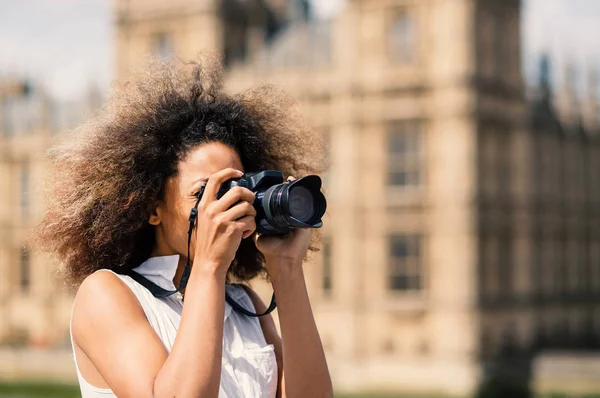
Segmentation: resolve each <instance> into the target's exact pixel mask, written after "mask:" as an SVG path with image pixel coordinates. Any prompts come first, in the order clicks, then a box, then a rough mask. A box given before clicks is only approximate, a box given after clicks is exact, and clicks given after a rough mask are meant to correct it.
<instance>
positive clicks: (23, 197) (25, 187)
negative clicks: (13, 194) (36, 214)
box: [19, 164, 29, 220]
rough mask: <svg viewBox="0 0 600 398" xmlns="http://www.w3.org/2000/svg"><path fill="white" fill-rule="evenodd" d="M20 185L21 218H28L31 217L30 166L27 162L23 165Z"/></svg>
mask: <svg viewBox="0 0 600 398" xmlns="http://www.w3.org/2000/svg"><path fill="white" fill-rule="evenodd" d="M19 186H20V188H21V189H20V192H19V193H20V201H21V218H22V219H23V220H27V219H28V218H29V167H28V166H27V164H23V165H22V166H21V175H20V178H19Z"/></svg>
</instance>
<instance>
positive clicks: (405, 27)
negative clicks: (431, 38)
mask: <svg viewBox="0 0 600 398" xmlns="http://www.w3.org/2000/svg"><path fill="white" fill-rule="evenodd" d="M415 49H416V27H415V21H414V18H413V15H411V14H410V13H408V12H407V11H406V10H403V11H400V12H399V13H397V14H396V16H395V17H394V19H393V20H392V23H391V26H390V56H391V58H392V60H393V61H394V62H397V63H408V62H411V61H413V60H414V58H415Z"/></svg>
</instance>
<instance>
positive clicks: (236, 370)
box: [40, 60, 332, 398]
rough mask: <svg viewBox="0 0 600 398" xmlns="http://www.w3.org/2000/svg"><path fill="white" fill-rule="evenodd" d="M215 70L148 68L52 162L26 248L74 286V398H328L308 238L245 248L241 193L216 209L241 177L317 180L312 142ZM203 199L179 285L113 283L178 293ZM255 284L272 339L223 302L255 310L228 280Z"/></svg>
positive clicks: (303, 233) (253, 300)
mask: <svg viewBox="0 0 600 398" xmlns="http://www.w3.org/2000/svg"><path fill="white" fill-rule="evenodd" d="M217 65H218V62H215V61H211V60H205V61H203V62H202V63H189V64H185V65H183V64H175V63H159V62H158V61H156V62H154V63H152V64H151V65H150V66H149V67H148V68H147V69H146V71H145V72H143V73H141V74H139V75H138V76H136V77H135V78H134V79H132V80H131V81H129V82H126V83H123V84H121V85H119V87H118V88H117V89H116V92H115V93H114V94H113V96H112V98H111V100H110V101H109V103H108V105H107V107H106V108H105V109H103V111H102V114H101V115H100V116H98V117H97V118H96V119H94V120H92V121H90V122H88V123H87V124H85V125H84V126H82V127H81V128H80V129H78V130H77V131H76V132H75V134H74V135H73V137H71V138H70V139H68V140H67V142H68V143H67V144H65V146H63V147H60V148H57V149H56V150H54V151H53V155H54V156H53V162H54V165H55V167H56V169H55V170H54V174H53V175H54V176H55V178H54V180H53V181H52V185H51V196H50V198H51V199H50V203H49V207H48V211H47V214H46V216H45V218H44V220H43V222H42V224H41V229H40V240H41V242H42V243H43V244H44V245H45V247H46V248H47V249H49V250H51V251H53V252H55V253H56V254H57V255H58V257H59V259H60V260H61V261H62V263H63V264H64V266H65V268H64V271H65V272H64V275H65V277H66V279H68V281H70V282H72V283H73V284H75V285H78V286H79V289H78V292H77V295H76V299H75V303H74V307H73V313H72V319H71V336H72V343H73V351H74V357H75V362H76V366H77V374H78V377H79V382H80V386H81V391H82V395H83V397H84V398H88V397H107V396H119V397H136V398H137V397H217V396H219V397H273V396H278V397H279V396H281V397H324V396H327V397H330V396H332V386H331V380H330V376H329V372H328V369H327V364H326V361H325V355H324V353H323V348H322V345H321V341H320V338H319V335H318V332H317V329H316V326H315V322H314V318H313V314H312V310H311V307H310V303H309V299H308V295H307V291H306V286H305V282H304V275H303V270H302V261H303V258H304V257H305V255H306V252H307V250H308V249H309V246H310V243H311V231H310V230H300V229H298V230H294V231H293V232H291V233H290V234H289V235H288V236H286V237H273V236H258V235H257V234H255V233H254V231H255V229H256V225H255V219H254V216H255V215H256V211H255V210H254V208H253V206H252V203H253V201H254V194H253V192H251V191H249V190H247V189H245V188H239V187H238V188H235V189H232V190H230V191H229V192H228V193H227V194H225V195H224V196H223V197H221V198H220V199H217V197H216V196H217V195H216V193H217V191H218V189H219V186H220V185H221V184H222V183H223V182H225V181H227V180H229V179H232V178H238V177H239V176H241V175H242V173H243V172H250V171H259V170H280V171H282V172H284V173H285V174H286V175H288V176H292V175H304V174H311V173H317V172H320V171H322V164H321V160H322V157H321V156H320V155H318V154H320V153H322V152H321V151H320V149H321V148H322V145H321V141H320V140H319V137H318V136H317V135H315V133H313V132H312V131H311V130H309V129H307V128H306V127H305V125H304V124H303V123H302V121H301V119H300V117H299V116H298V114H297V112H296V110H295V109H294V104H293V102H292V101H290V100H289V99H287V98H286V97H285V96H284V95H283V94H281V93H279V92H277V91H276V90H274V89H272V88H268V87H263V88H259V89H257V90H253V91H249V92H246V93H244V94H242V95H238V96H229V95H226V94H225V93H224V92H223V91H222V85H221V76H222V74H221V71H220V69H219V67H218V66H217ZM292 178H293V177H292ZM203 186H204V193H203V195H202V196H201V200H200V202H199V203H198V216H197V221H196V223H195V226H194V229H193V232H192V238H191V243H190V251H189V253H190V258H189V261H190V263H191V274H190V275H189V279H188V282H187V285H186V287H185V289H183V290H182V291H181V293H176V294H172V295H170V296H167V297H165V298H157V297H155V296H153V295H152V293H150V291H149V290H148V289H146V288H144V287H143V286H142V285H140V284H139V283H138V282H136V281H135V280H134V279H132V278H131V277H130V276H128V275H131V272H130V271H131V270H133V271H135V272H136V273H137V274H139V275H142V276H143V277H145V278H146V279H148V280H150V281H151V282H152V283H153V284H155V285H158V286H160V287H161V288H163V289H167V290H175V289H176V287H177V286H179V281H180V279H181V277H182V274H183V271H184V268H185V265H186V262H187V260H188V258H187V256H188V246H187V244H188V235H187V233H188V226H189V220H188V217H189V214H190V209H191V208H192V207H194V205H195V203H196V201H197V197H198V193H199V191H200V190H201V188H202V187H203ZM265 272H266V273H268V277H269V280H270V282H271V283H272V285H273V289H274V292H275V295H276V297H277V304H278V309H279V321H280V327H281V334H282V339H280V338H279V336H278V334H277V331H276V328H275V324H274V321H273V319H272V318H271V316H270V315H267V316H264V317H260V318H253V317H248V316H246V315H244V314H242V313H240V312H238V311H236V310H232V308H231V306H230V305H229V304H228V303H226V301H225V294H226V292H227V294H228V295H229V296H230V297H231V298H233V300H234V301H236V302H237V303H238V304H240V305H241V306H242V307H245V308H246V309H248V310H250V311H256V312H257V313H262V312H264V311H265V310H266V308H265V305H264V303H262V302H261V300H260V299H259V298H258V296H257V295H256V294H255V293H254V292H253V291H252V290H251V289H250V288H249V287H247V286H243V285H241V284H232V283H230V282H232V281H238V282H244V281H248V280H250V279H252V278H254V277H256V276H259V275H260V274H264V273H265ZM126 274H128V275H126ZM184 303H185V305H184Z"/></svg>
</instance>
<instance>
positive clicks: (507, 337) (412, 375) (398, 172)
mask: <svg viewBox="0 0 600 398" xmlns="http://www.w3.org/2000/svg"><path fill="white" fill-rule="evenodd" d="M113 6H114V18H115V22H114V24H115V39H116V42H115V48H116V75H117V77H118V78H124V77H126V76H127V74H128V73H129V72H130V71H131V70H133V69H135V68H136V67H137V66H139V65H140V64H141V63H143V62H144V59H145V57H146V55H147V54H148V53H154V54H156V55H159V56H163V57H170V56H173V55H176V56H179V57H181V58H183V59H186V58H194V57H195V55H196V54H197V52H198V51H202V50H212V51H218V52H219V53H221V54H222V55H223V57H224V59H225V65H226V68H227V81H226V87H227V89H228V90H230V91H232V92H238V91H240V90H243V89H245V88H249V87H252V86H255V85H257V84H259V83H262V82H265V81H267V82H271V83H274V84H276V85H279V86H282V87H284V88H285V89H286V91H288V92H289V93H290V94H292V95H293V96H294V97H296V98H297V99H298V101H299V104H300V106H301V108H302V109H303V111H304V112H305V113H306V115H307V116H308V117H309V120H310V122H311V123H312V125H313V126H314V128H315V129H317V130H318V131H320V132H322V134H323V135H324V137H325V138H326V139H327V141H328V148H329V156H330V159H331V162H332V168H331V170H330V171H329V172H328V173H327V174H326V175H325V176H324V177H325V183H326V184H325V191H326V194H327V198H328V202H329V212H328V215H327V218H326V222H325V227H324V230H323V232H324V238H325V239H324V248H323V250H322V252H321V253H320V254H319V255H318V256H316V257H313V258H312V260H311V261H310V263H309V264H307V265H306V269H307V276H308V279H309V280H308V283H309V289H310V294H311V298H312V302H313V308H314V310H315V313H316V317H317V322H318V325H319V330H320V332H321V336H322V339H323V342H324V345H325V347H326V351H327V355H328V360H329V364H330V369H331V372H332V376H333V378H334V385H335V386H336V388H337V389H339V390H354V389H356V390H358V389H360V390H364V389H367V390H375V389H387V390H421V391H431V390H435V391H446V392H457V393H462V392H465V391H471V390H473V389H474V388H475V387H476V386H477V385H478V384H479V382H480V381H481V380H482V379H483V378H484V377H486V373H485V369H486V366H485V365H486V364H487V363H489V362H490V361H492V360H494V359H495V358H498V357H500V356H502V355H503V353H521V354H522V355H525V356H529V357H531V356H534V355H535V354H536V353H538V352H540V350H545V349H548V348H582V349H595V348H598V346H599V341H598V338H597V337H596V336H597V335H598V332H599V329H600V311H599V308H598V306H597V305H596V302H597V301H598V300H597V299H598V297H599V296H600V214H599V210H598V209H600V206H599V205H600V181H599V178H600V177H599V175H598V173H595V171H597V170H600V130H599V129H600V124H599V120H598V115H599V112H598V103H597V93H596V91H595V90H596V89H597V83H598V81H597V79H596V75H595V73H593V72H590V73H589V77H588V78H587V82H586V86H587V87H589V90H588V91H587V92H586V93H585V95H577V94H576V90H575V86H576V84H575V82H574V80H575V76H574V73H573V69H572V68H570V69H569V71H567V72H566V79H565V81H566V84H565V85H564V87H560V88H559V89H553V87H552V86H551V84H550V79H549V67H550V64H549V61H548V60H547V59H544V60H542V61H541V62H540V73H539V75H540V82H539V84H537V85H536V87H535V88H534V89H531V90H526V88H525V84H524V82H523V80H522V75H521V58H520V54H521V46H520V36H521V35H520V23H521V20H520V11H521V4H520V1H519V0H505V1H502V2H498V1H495V2H494V1H489V0H420V1H414V0H347V1H346V7H345V8H344V9H343V11H342V12H341V13H340V14H338V15H337V16H336V17H335V18H334V19H331V20H320V19H315V18H314V16H313V12H312V10H311V7H310V5H309V4H308V3H307V2H305V1H302V0H278V1H276V0H247V1H241V0H220V1H217V0H202V1H199V0H196V1H191V0H172V1H170V2H158V1H145V0H144V1H142V0H114V2H113ZM555 99H556V100H555ZM559 100H560V101H559ZM6 101H9V100H5V102H6ZM3 131H4V130H3ZM35 134H37V135H36V137H37V136H39V137H43V136H44V134H48V133H44V132H37V133H35ZM16 137H17V135H15V136H10V137H7V136H6V135H3V138H1V140H2V141H0V143H1V145H2V146H1V147H2V149H3V155H2V156H3V157H2V158H1V159H2V160H1V162H2V163H0V164H1V166H0V167H2V169H1V170H2V173H4V174H2V175H3V176H6V177H3V179H2V181H1V183H2V184H3V185H2V189H1V190H0V193H1V194H2V195H3V196H2V201H3V202H2V203H8V204H9V206H4V205H3V206H2V210H1V211H2V213H0V214H1V215H2V218H1V219H0V226H2V228H3V229H2V230H1V231H2V234H3V235H2V236H3V237H6V236H9V237H11V239H2V240H1V241H0V242H1V243H0V254H1V255H2V257H1V259H2V264H0V266H1V267H2V269H1V270H0V272H1V274H0V275H1V276H2V279H0V299H3V301H1V302H0V316H1V317H2V318H0V325H2V326H1V327H0V331H2V330H4V333H5V335H6V333H8V332H7V331H10V328H15V327H17V326H13V325H17V323H16V321H15V319H20V317H21V316H22V314H19V313H18V312H19V310H18V309H20V311H22V312H24V311H25V310H24V309H25V308H32V311H38V313H39V315H40V316H39V317H32V316H29V315H27V318H26V319H29V322H30V323H32V322H33V323H35V322H37V319H53V320H54V322H55V323H53V324H52V325H56V326H53V328H49V329H47V330H53V331H56V333H54V332H53V333H54V334H51V336H52V338H53V339H58V338H59V336H62V337H63V338H64V333H65V331H66V330H68V329H67V327H68V324H67V322H66V319H68V314H66V313H63V314H62V315H60V316H55V315H53V317H54V318H48V316H47V315H45V314H47V313H49V312H51V311H54V308H59V307H52V309H49V304H48V303H51V302H52V300H50V298H51V297H54V295H53V294H52V288H51V287H50V285H49V284H47V283H46V282H45V281H47V280H48V277H47V276H46V273H47V271H45V272H46V273H44V272H40V273H39V274H38V273H34V272H32V271H29V267H32V266H33V264H34V263H35V264H38V263H37V262H34V261H32V260H29V258H30V256H29V255H27V256H26V255H24V254H23V253H25V254H27V252H24V251H23V249H22V248H21V247H23V246H22V245H23V242H24V240H23V239H24V238H23V236H24V234H25V231H26V230H27V229H28V228H29V226H30V225H31V223H29V222H28V223H26V224H25V225H26V227H21V225H22V220H24V219H23V218H22V217H23V214H22V213H23V212H24V211H29V210H28V209H29V207H30V206H31V207H35V208H36V209H38V208H39V204H38V202H37V199H36V198H34V197H29V198H28V199H24V198H25V197H27V196H25V193H26V191H27V189H26V188H27V187H28V186H29V185H27V184H32V183H30V182H24V181H29V179H30V178H33V177H30V176H29V175H28V177H27V178H25V177H24V176H23V174H24V173H25V174H27V173H28V172H26V171H23V170H31V169H32V167H34V166H32V165H31V164H30V162H31V160H28V159H31V157H30V155H28V153H29V152H28V151H24V153H25V155H22V156H21V157H18V156H17V155H16V154H18V153H19V152H18V150H17V149H16V148H17V146H19V145H20V148H25V149H30V148H34V147H35V146H33V144H30V143H24V144H16V143H13V142H16V141H18V140H20V139H21V138H16ZM32 137H33V135H32ZM25 139H26V138H23V140H25ZM30 139H32V138H30ZM48 142H49V141H47V140H45V139H43V138H40V139H39V140H36V144H35V145H40V146H43V145H45V143H48ZM40 143H44V144H43V145H42V144H40ZM40 150H41V148H40ZM293 150H294V148H290V151H293ZM35 167H37V168H39V170H40V171H39V173H40V175H41V173H42V171H43V163H39V165H38V166H35ZM36 178H37V177H36ZM29 203H31V204H29ZM24 209H25V210H24ZM36 214H38V213H37V210H36V211H35V213H33V214H32V216H31V217H32V221H33V219H34V218H35V215H36ZM20 231H22V232H20ZM19 234H21V235H19ZM6 242H9V243H8V244H7V243H6ZM36 261H37V260H36ZM36 267H37V268H36V269H40V270H42V269H44V270H47V269H48V266H47V265H46V264H45V263H44V262H43V261H41V260H40V262H39V265H36ZM5 275H6V278H5V277H4V276H5ZM24 275H27V278H30V279H31V282H28V283H30V284H31V289H30V292H29V293H27V294H25V293H23V294H17V295H15V293H14V292H15V291H17V290H18V289H19V286H22V285H23V279H24V278H25V277H24ZM27 278H25V279H27ZM38 280H39V281H38ZM259 288H260V289H266V288H265V287H264V286H262V287H259ZM38 291H39V293H38ZM30 296H31V297H36V299H30V298H29V297H30ZM17 300H30V301H29V302H30V303H32V304H30V305H31V307H25V306H23V305H21V302H19V301H17ZM15 303H16V304H15ZM63 307H64V306H63ZM63 307H61V308H62V309H61V311H62V310H64V308H63ZM65 308H66V307H65ZM11 311H12V312H11ZM44 317H46V318H44ZM5 325H8V326H5ZM18 327H21V326H20V324H19V326H18ZM36 328H37V329H36ZM25 330H26V331H28V333H31V336H37V335H36V334H35V332H36V331H39V330H40V327H39V325H38V326H35V325H30V326H26V329H25ZM49 333H50V332H49ZM61 333H62V335H61Z"/></svg>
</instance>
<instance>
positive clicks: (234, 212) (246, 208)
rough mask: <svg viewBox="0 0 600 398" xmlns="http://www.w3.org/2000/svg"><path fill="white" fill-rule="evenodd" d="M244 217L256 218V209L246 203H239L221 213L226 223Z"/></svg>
mask: <svg viewBox="0 0 600 398" xmlns="http://www.w3.org/2000/svg"><path fill="white" fill-rule="evenodd" d="M246 216H252V217H256V209H255V208H254V206H252V205H251V204H250V203H248V202H240V203H238V204H237V205H235V206H233V207H232V208H231V209H229V210H227V211H226V212H224V213H223V217H224V219H225V220H227V221H237V220H238V219H241V218H243V217H246Z"/></svg>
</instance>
